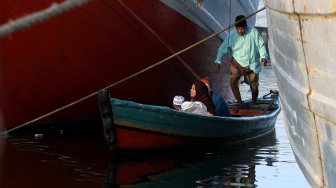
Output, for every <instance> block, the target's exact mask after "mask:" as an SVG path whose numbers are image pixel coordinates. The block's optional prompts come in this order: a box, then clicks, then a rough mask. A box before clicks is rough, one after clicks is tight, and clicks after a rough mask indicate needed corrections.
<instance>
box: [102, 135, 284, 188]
mask: <svg viewBox="0 0 336 188" xmlns="http://www.w3.org/2000/svg"><path fill="white" fill-rule="evenodd" d="M166 152H167V151H165V153H164V154H162V153H161V152H150V153H141V154H139V153H137V154H133V156H131V158H132V159H130V160H126V161H117V162H116V163H113V165H111V166H110V168H109V169H108V172H107V173H106V176H105V180H104V183H103V186H102V187H104V188H109V187H115V186H117V185H118V186H124V185H128V186H131V187H257V184H256V182H257V180H256V173H257V172H256V168H255V167H256V165H267V166H272V163H273V162H276V161H277V157H276V155H277V153H278V150H277V148H276V137H275V132H274V131H273V132H272V133H271V134H270V135H267V136H265V137H262V138H261V139H257V140H254V141H249V142H247V143H241V144H236V145H230V146H219V147H213V148H208V149H202V150H192V151H188V152H186V151H184V152H183V151H176V150H171V151H169V152H168V153H166Z"/></svg>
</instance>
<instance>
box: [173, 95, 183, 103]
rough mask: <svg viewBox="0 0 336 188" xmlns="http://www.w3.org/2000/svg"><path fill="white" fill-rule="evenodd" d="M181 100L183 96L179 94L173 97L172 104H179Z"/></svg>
mask: <svg viewBox="0 0 336 188" xmlns="http://www.w3.org/2000/svg"><path fill="white" fill-rule="evenodd" d="M183 102H184V97H182V96H179V95H177V96H175V97H174V100H173V104H174V105H181V104H182V103H183Z"/></svg>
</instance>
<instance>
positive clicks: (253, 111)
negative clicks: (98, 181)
mask: <svg viewBox="0 0 336 188" xmlns="http://www.w3.org/2000/svg"><path fill="white" fill-rule="evenodd" d="M98 98H99V107H100V112H101V117H102V122H103V125H104V135H105V139H106V142H107V144H108V146H109V147H110V148H111V149H122V150H123V149H125V150H140V149H158V148H171V147H176V146H188V145H190V144H194V146H195V144H200V145H201V144H203V143H212V142H216V143H218V142H219V141H220V142H223V143H233V142H239V141H245V140H248V139H252V138H256V137H259V136H262V135H265V134H267V133H269V132H271V131H272V130H273V129H274V125H275V121H276V117H277V115H278V114H279V112H280V106H279V101H278V94H277V92H273V93H272V95H271V96H269V97H267V96H265V97H264V98H262V99H259V100H258V103H257V104H256V105H254V106H253V107H249V106H250V105H249V103H246V106H247V107H246V108H244V109H241V110H239V111H238V112H237V113H233V111H232V108H233V107H235V105H236V104H231V105H230V108H231V112H232V117H219V116H207V115H197V114H192V113H187V112H182V111H177V110H173V109H171V108H169V107H166V106H155V105H148V104H141V103H136V102H132V101H126V100H120V99H116V98H112V97H110V95H109V93H108V91H106V90H100V91H99V92H98Z"/></svg>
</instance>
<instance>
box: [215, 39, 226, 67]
mask: <svg viewBox="0 0 336 188" xmlns="http://www.w3.org/2000/svg"><path fill="white" fill-rule="evenodd" d="M227 52H228V40H225V41H224V42H223V43H222V44H221V45H220V46H219V48H218V50H217V57H216V60H215V69H216V71H219V70H220V67H221V64H222V59H223V57H224V56H225V55H226V54H227Z"/></svg>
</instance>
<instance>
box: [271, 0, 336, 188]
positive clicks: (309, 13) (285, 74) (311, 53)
mask: <svg viewBox="0 0 336 188" xmlns="http://www.w3.org/2000/svg"><path fill="white" fill-rule="evenodd" d="M266 6H267V24H268V32H269V37H270V38H269V50H270V56H271V62H272V65H273V67H274V70H275V74H276V77H277V80H278V85H279V89H280V96H281V101H282V106H283V110H284V115H285V119H286V124H287V125H286V126H287V127H286V130H287V133H288V137H289V140H290V143H291V146H292V149H293V152H294V154H295V156H296V159H297V162H298V164H299V166H300V167H301V169H302V172H303V173H304V175H305V176H306V178H307V180H308V181H309V183H310V185H311V186H312V187H336V183H335V182H336V179H335V176H336V168H335V166H336V160H335V159H336V145H335V140H336V114H335V112H336V87H335V85H336V37H335V36H336V35H335V34H334V31H335V29H336V1H328V0H322V1H314V0H300V1H289V0H286V1H278V0H267V1H266Z"/></svg>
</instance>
